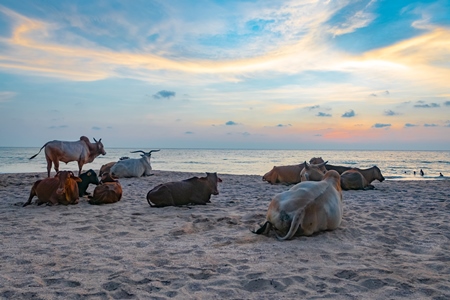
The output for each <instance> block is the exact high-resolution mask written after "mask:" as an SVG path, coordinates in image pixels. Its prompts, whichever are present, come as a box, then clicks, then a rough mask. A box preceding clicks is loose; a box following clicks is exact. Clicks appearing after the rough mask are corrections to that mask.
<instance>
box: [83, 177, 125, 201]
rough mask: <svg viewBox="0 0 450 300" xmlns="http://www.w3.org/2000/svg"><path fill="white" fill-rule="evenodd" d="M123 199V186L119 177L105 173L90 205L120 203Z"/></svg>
mask: <svg viewBox="0 0 450 300" xmlns="http://www.w3.org/2000/svg"><path fill="white" fill-rule="evenodd" d="M120 199H122V186H121V185H120V183H119V181H118V180H117V177H113V176H111V175H110V174H109V173H104V174H103V175H102V179H101V181H100V184H99V185H98V186H97V187H96V188H95V190H94V194H93V195H92V197H91V198H90V200H89V201H88V202H89V204H94V205H100V204H110V203H116V202H119V201H120Z"/></svg>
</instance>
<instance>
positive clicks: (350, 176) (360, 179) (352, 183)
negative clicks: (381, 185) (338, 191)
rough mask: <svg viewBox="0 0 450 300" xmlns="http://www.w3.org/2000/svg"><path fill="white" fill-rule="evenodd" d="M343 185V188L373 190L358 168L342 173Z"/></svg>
mask: <svg viewBox="0 0 450 300" xmlns="http://www.w3.org/2000/svg"><path fill="white" fill-rule="evenodd" d="M341 187H342V189H343V190H346V191H347V190H373V189H374V188H375V187H374V186H373V185H371V184H369V183H368V182H367V180H366V178H364V176H363V175H362V174H361V173H360V172H359V171H358V170H356V169H351V170H347V171H345V172H344V173H342V174H341Z"/></svg>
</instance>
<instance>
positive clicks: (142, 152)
mask: <svg viewBox="0 0 450 300" xmlns="http://www.w3.org/2000/svg"><path fill="white" fill-rule="evenodd" d="M138 152H142V153H144V154H147V152H144V151H142V150H136V151H130V153H138Z"/></svg>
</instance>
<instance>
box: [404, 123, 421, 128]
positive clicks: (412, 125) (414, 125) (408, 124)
mask: <svg viewBox="0 0 450 300" xmlns="http://www.w3.org/2000/svg"><path fill="white" fill-rule="evenodd" d="M416 126H418V125H416V124H411V123H406V124H405V127H416Z"/></svg>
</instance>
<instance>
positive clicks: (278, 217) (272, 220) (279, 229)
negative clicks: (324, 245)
mask: <svg viewBox="0 0 450 300" xmlns="http://www.w3.org/2000/svg"><path fill="white" fill-rule="evenodd" d="M342 215H343V203H342V190H341V184H340V175H339V173H338V172H336V171H328V172H327V173H326V174H325V176H324V178H323V180H321V181H305V182H300V183H298V184H296V185H294V186H293V187H291V188H290V189H289V190H287V191H284V192H282V193H279V194H277V195H275V197H273V199H272V201H271V202H270V204H269V208H268V211H267V216H266V222H265V223H264V224H263V225H262V226H261V227H260V228H259V229H257V230H253V231H252V232H253V233H256V234H265V235H267V234H269V232H270V231H271V230H273V231H274V232H275V235H276V237H277V238H278V239H279V240H289V239H292V238H293V237H294V236H295V235H306V236H310V235H312V234H313V233H315V232H319V231H324V230H334V229H336V228H338V227H339V225H340V224H341V221H342Z"/></svg>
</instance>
